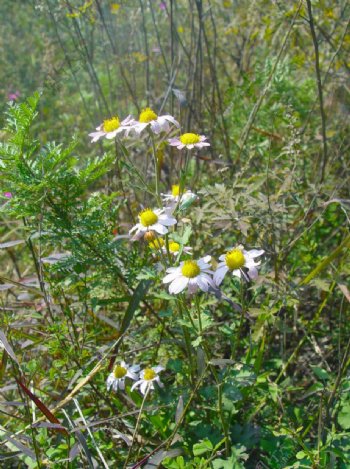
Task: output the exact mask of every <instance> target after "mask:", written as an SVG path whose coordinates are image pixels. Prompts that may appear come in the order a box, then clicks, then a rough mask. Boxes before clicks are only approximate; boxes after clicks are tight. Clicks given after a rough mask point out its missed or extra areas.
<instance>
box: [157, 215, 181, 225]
mask: <svg viewBox="0 0 350 469" xmlns="http://www.w3.org/2000/svg"><path fill="white" fill-rule="evenodd" d="M158 220H159V223H161V224H162V225H165V226H172V225H176V223H177V220H176V218H174V217H170V216H169V214H167V213H164V214H163V215H159V217H158Z"/></svg>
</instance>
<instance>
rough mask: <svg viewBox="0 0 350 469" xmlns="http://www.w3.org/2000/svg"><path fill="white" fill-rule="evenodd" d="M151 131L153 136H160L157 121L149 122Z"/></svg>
mask: <svg viewBox="0 0 350 469" xmlns="http://www.w3.org/2000/svg"><path fill="white" fill-rule="evenodd" d="M151 129H152V131H153V132H154V133H155V134H157V135H158V134H160V133H161V131H162V126H161V125H160V123H159V122H157V121H151Z"/></svg>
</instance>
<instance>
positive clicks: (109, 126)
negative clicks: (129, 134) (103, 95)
mask: <svg viewBox="0 0 350 469" xmlns="http://www.w3.org/2000/svg"><path fill="white" fill-rule="evenodd" d="M119 127H120V120H119V119H118V117H117V116H114V117H112V119H106V120H104V121H103V130H104V131H105V132H113V130H117V129H118V128H119Z"/></svg>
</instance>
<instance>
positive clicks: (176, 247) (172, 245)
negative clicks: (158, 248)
mask: <svg viewBox="0 0 350 469" xmlns="http://www.w3.org/2000/svg"><path fill="white" fill-rule="evenodd" d="M168 247H169V252H170V254H173V255H174V256H177V255H178V254H179V252H180V248H181V245H180V244H179V243H177V242H176V241H172V240H171V239H170V240H169V244H168ZM163 249H164V252H166V247H164V248H163ZM182 252H184V253H185V254H190V255H192V248H191V247H189V246H183V248H182Z"/></svg>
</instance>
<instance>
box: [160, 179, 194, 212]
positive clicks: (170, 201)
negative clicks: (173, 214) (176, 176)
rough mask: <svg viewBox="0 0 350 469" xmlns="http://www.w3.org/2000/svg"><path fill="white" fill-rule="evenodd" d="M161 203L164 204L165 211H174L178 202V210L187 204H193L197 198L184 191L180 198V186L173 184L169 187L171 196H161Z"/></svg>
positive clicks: (191, 193)
mask: <svg viewBox="0 0 350 469" xmlns="http://www.w3.org/2000/svg"><path fill="white" fill-rule="evenodd" d="M161 195H162V197H163V202H164V203H165V204H166V208H167V209H171V210H174V209H175V207H176V206H177V204H178V202H179V200H180V204H179V208H180V209H181V208H183V207H184V206H185V205H186V204H187V203H190V202H194V201H195V200H196V199H197V198H198V196H197V195H196V194H194V193H193V192H191V191H184V192H183V194H182V195H181V198H180V186H179V184H174V185H172V186H171V194H161Z"/></svg>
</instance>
